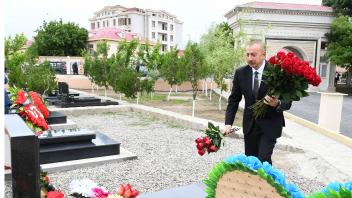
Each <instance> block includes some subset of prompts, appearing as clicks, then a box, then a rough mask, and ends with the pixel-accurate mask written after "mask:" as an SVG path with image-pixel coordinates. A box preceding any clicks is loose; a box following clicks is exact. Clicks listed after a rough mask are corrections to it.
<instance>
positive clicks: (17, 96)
mask: <svg viewBox="0 0 352 198" xmlns="http://www.w3.org/2000/svg"><path fill="white" fill-rule="evenodd" d="M9 91H10V93H11V97H10V99H11V101H12V105H11V107H10V108H11V109H14V110H15V111H16V113H18V114H19V115H20V116H21V117H22V118H23V119H24V121H25V122H26V124H27V125H28V126H29V127H30V128H31V129H32V130H33V131H34V132H35V133H36V135H39V134H41V133H42V132H43V131H46V130H48V129H49V126H48V124H47V122H46V120H45V117H44V116H43V114H42V112H41V111H40V110H39V109H38V107H37V106H36V105H39V106H40V107H41V110H42V111H43V112H44V113H46V115H48V110H47V108H46V107H45V105H44V103H43V102H42V100H41V98H40V96H39V95H38V94H37V93H35V92H32V93H31V94H30V95H32V100H30V98H29V97H28V95H27V94H26V92H25V91H24V90H22V89H18V88H16V87H11V88H9ZM39 100H40V103H39Z"/></svg>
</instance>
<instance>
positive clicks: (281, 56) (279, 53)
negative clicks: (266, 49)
mask: <svg viewBox="0 0 352 198" xmlns="http://www.w3.org/2000/svg"><path fill="white" fill-rule="evenodd" d="M276 56H277V58H278V59H279V60H284V59H285V57H286V55H285V52H278V53H277V55H276Z"/></svg>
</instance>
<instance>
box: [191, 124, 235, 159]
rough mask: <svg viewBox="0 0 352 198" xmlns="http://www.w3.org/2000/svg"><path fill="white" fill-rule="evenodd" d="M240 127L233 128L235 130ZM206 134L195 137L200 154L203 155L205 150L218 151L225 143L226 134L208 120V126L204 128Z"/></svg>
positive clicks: (209, 151)
mask: <svg viewBox="0 0 352 198" xmlns="http://www.w3.org/2000/svg"><path fill="white" fill-rule="evenodd" d="M236 130H238V129H233V130H231V132H234V131H236ZM204 133H205V134H206V136H204V137H199V138H197V139H195V142H196V147H197V149H198V154H199V155H200V156H203V155H204V154H205V152H208V153H212V152H217V151H218V150H219V149H220V147H221V146H222V145H224V141H223V139H224V135H223V134H222V133H221V132H220V128H219V126H214V124H213V123H211V122H208V128H207V129H205V130H204Z"/></svg>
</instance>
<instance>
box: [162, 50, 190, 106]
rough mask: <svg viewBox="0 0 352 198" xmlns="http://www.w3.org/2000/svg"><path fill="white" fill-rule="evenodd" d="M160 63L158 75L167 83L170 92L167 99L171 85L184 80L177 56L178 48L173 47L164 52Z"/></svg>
mask: <svg viewBox="0 0 352 198" xmlns="http://www.w3.org/2000/svg"><path fill="white" fill-rule="evenodd" d="M162 59H163V61H162V64H161V67H160V76H161V77H162V78H163V79H164V80H165V81H167V82H168V83H169V85H170V92H169V95H168V97H167V99H168V100H169V98H170V94H171V91H172V86H173V85H180V84H181V83H182V82H183V81H184V80H185V78H186V77H185V75H184V74H185V73H183V72H182V71H181V69H182V68H181V67H180V59H179V57H178V50H176V49H175V48H173V49H171V50H170V51H168V52H166V53H165V54H163V56H162Z"/></svg>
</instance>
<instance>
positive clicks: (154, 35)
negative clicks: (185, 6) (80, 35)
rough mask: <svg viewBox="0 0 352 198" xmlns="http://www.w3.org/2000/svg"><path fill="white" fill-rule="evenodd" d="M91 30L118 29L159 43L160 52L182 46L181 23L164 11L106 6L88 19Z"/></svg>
mask: <svg viewBox="0 0 352 198" xmlns="http://www.w3.org/2000/svg"><path fill="white" fill-rule="evenodd" d="M89 22H90V28H91V30H98V29H103V28H119V29H122V30H125V31H126V32H131V33H136V34H138V35H140V36H142V37H144V38H145V39H148V40H149V41H152V42H155V43H156V42H158V41H159V42H160V44H161V49H162V51H167V50H170V49H171V48H175V47H177V46H178V48H179V47H180V46H182V25H183V22H181V21H180V20H178V19H177V17H176V16H175V15H172V14H170V13H168V12H166V11H164V10H150V9H140V8H135V7H134V8H126V7H123V6H121V5H116V6H106V7H104V8H103V9H101V10H100V11H98V12H95V13H94V16H93V17H92V18H90V19H89Z"/></svg>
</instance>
